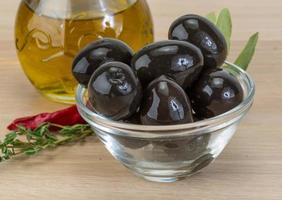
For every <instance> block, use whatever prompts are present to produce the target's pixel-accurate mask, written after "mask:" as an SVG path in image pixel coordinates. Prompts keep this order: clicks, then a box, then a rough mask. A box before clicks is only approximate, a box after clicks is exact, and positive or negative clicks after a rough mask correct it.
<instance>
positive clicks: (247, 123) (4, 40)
mask: <svg viewBox="0 0 282 200" xmlns="http://www.w3.org/2000/svg"><path fill="white" fill-rule="evenodd" d="M148 1H149V3H150V5H151V8H152V12H153V15H154V20H155V25H156V38H157V40H160V39H165V38H166V33H167V29H168V27H169V24H170V23H171V22H172V20H173V19H175V18H176V17H178V16H180V15H182V14H185V13H199V14H205V13H208V12H209V11H212V10H219V9H220V8H222V7H229V8H230V9H231V11H232V14H233V21H234V34H233V41H232V45H233V47H232V53H231V55H230V58H229V60H231V61H233V59H234V58H235V56H236V55H237V54H238V52H239V51H240V49H241V48H242V47H243V45H244V42H245V40H246V39H247V38H248V36H249V35H250V34H252V33H253V32H255V31H259V32H260V42H259V46H258V50H257V54H256V57H255V60H254V61H253V63H252V66H251V67H250V69H249V72H250V73H251V74H252V76H253V77H254V79H255V80H256V84H257V93H256V100H255V104H254V106H253V109H252V110H251V112H250V113H249V115H248V116H247V118H246V119H245V120H244V122H243V123H242V125H241V126H240V128H239V130H238V132H237V134H236V135H235V136H234V138H233V140H232V142H231V143H230V144H229V146H228V147H227V148H226V149H225V151H224V152H223V154H222V155H221V156H220V157H219V158H218V159H217V161H216V162H215V163H214V164H213V165H211V166H210V167H209V168H207V169H206V170H204V171H203V172H202V173H200V174H198V175H196V176H193V177H191V178H189V179H186V180H184V181H180V182H176V183H171V184H160V183H151V182H147V181H144V180H142V179H140V178H137V177H135V176H133V175H132V174H131V173H130V172H129V171H128V170H127V169H125V168H124V167H122V166H121V165H120V164H119V163H118V162H117V161H115V160H114V159H113V158H112V157H111V156H110V155H109V153H108V152H107V151H106V150H105V149H104V147H103V145H102V144H101V143H100V142H98V141H97V140H96V139H95V138H90V139H89V141H87V143H85V144H83V145H80V144H78V145H74V146H68V147H61V148H59V149H56V150H55V151H51V152H50V151H47V152H44V153H42V154H40V155H38V156H36V157H33V158H29V159H15V160H12V161H9V162H6V163H1V164H0V191H1V192H0V199H1V200H10V199H11V200H12V199H13V200H15V199H22V200H24V199H27V200H33V199H34V200H38V199H40V200H45V199H46V200H47V199H51V198H52V199H67V200H77V199H80V200H82V199H99V200H101V199H115V200H119V199H120V200H124V199H131V198H134V199H135V200H139V199H154V200H159V199H162V200H168V199H177V200H181V199H183V200H187V199H191V200H192V199H198V200H204V199H208V200H221V199H222V200H223V199H234V200H235V199H236V200H238V199H246V200H250V199H256V200H259V199H266V200H270V199H271V200H274V199H277V200H278V199H279V200H281V199H282V81H281V79H282V25H281V20H282V12H281V10H282V1H281V0H260V1H257V0H236V1H225V0H216V1H204V0H202V1H198V0H174V1H171V0H148ZM18 3H19V0H9V1H3V0H1V1H0V13H1V17H0V73H1V78H0V97H1V98H0V127H1V128H0V130H1V134H0V135H1V136H3V135H4V134H5V133H6V132H7V131H6V130H5V125H6V124H7V123H8V122H9V121H11V120H12V119H13V118H15V117H19V116H23V115H30V114H35V113H38V112H43V111H53V110H56V109H58V108H61V107H62V105H60V104H56V103H52V102H50V101H48V100H46V99H44V98H43V97H41V96H40V95H39V94H38V93H37V92H36V91H35V89H34V88H33V87H32V86H31V84H30V83H29V82H28V80H27V79H26V78H25V76H24V74H23V72H22V70H21V68H20V66H19V63H18V61H17V58H16V55H15V49H14V43H13V21H14V17H15V13H16V8H17V4H18Z"/></svg>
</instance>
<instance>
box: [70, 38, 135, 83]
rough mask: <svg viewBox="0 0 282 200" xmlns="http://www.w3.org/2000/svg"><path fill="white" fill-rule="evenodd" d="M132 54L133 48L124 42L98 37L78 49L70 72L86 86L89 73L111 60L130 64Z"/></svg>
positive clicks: (89, 76)
mask: <svg viewBox="0 0 282 200" xmlns="http://www.w3.org/2000/svg"><path fill="white" fill-rule="evenodd" d="M132 56H133V50H132V49H131V48H130V47H129V46H128V45H127V44H125V43H124V42H122V41H120V40H117V39H112V38H104V39H100V40H97V41H95V42H93V43H91V44H89V45H88V46H87V47H85V48H84V49H83V50H81V51H80V53H79V54H78V55H77V56H76V58H75V59H74V61H73V67H72V73H73V76H74V77H75V78H76V80H77V81H78V82H79V83H80V84H82V85H84V86H85V87H86V86H87V84H88V82H89V80H90V78H91V75H92V74H93V73H94V72H95V70H96V69H98V68H99V67H100V66H101V65H102V64H104V63H107V62H111V61H120V62H123V63H126V64H130V61H131V58H132Z"/></svg>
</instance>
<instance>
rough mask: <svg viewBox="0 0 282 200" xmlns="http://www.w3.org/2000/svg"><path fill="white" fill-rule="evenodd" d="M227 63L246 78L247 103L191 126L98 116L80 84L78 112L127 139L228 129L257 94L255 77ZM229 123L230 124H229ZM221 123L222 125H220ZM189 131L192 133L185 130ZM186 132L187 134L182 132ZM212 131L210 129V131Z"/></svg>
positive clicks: (91, 122) (90, 122)
mask: <svg viewBox="0 0 282 200" xmlns="http://www.w3.org/2000/svg"><path fill="white" fill-rule="evenodd" d="M225 64H226V65H228V66H229V67H231V68H234V69H235V70H237V71H239V73H240V77H241V78H243V80H244V81H246V82H247V84H248V85H249V89H248V90H247V94H246V96H245V98H244V100H243V101H242V102H241V103H240V104H239V105H238V106H236V107H235V108H233V109H232V110H230V111H228V112H226V113H223V114H221V115H218V116H216V117H213V118H209V119H205V120H202V121H198V122H193V123H188V124H179V125H163V126H156V125H138V124H129V123H125V122H118V121H113V120H111V119H108V118H105V117H103V116H101V115H98V114H97V113H95V112H93V111H91V110H90V109H89V108H87V106H86V105H85V104H84V94H85V92H86V89H85V88H84V87H83V86H82V85H78V87H77V91H76V104H77V107H78V111H79V112H80V114H81V116H82V117H83V118H84V119H85V120H86V121H87V122H88V123H89V124H90V125H93V123H95V126H96V127H101V128H105V127H106V128H107V130H108V131H109V132H111V134H116V135H124V136H127V137H141V138H154V137H158V138H159V137H162V136H164V137H171V136H172V137H173V136H176V135H177V136H183V135H187V134H191V135H195V134H197V133H200V132H201V131H202V130H205V129H207V128H209V129H210V128H211V127H217V128H215V129H216V130H218V129H222V128H225V127H226V126H228V125H230V124H232V123H234V122H236V121H238V120H239V119H240V116H242V114H244V113H246V112H247V111H248V110H249V108H250V107H251V105H252V103H253V100H254V95H255V83H254V81H253V79H252V77H251V76H250V75H249V74H248V73H247V72H246V71H244V70H243V69H241V68H240V67H239V66H237V65H235V64H233V63H230V62H228V61H225ZM85 114H86V115H87V116H91V118H92V119H95V122H94V121H93V120H92V119H90V118H88V117H86V116H85ZM228 122H229V123H228ZM221 124H222V126H220V125H221ZM110 129H114V130H116V131H110ZM185 130H190V131H188V132H187V131H185ZM183 131H184V132H183ZM210 131H211V130H210Z"/></svg>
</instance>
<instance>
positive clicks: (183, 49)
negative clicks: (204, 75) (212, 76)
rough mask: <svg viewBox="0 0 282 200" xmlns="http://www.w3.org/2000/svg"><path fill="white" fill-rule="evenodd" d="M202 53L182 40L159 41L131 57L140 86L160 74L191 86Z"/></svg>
mask: <svg viewBox="0 0 282 200" xmlns="http://www.w3.org/2000/svg"><path fill="white" fill-rule="evenodd" d="M203 62H204V60H203V55H202V53H201V51H200V49H199V48H197V47H196V46H194V45H193V44H189V43H187V42H182V41H172V40H169V41H161V42H156V43H153V44H150V45H148V46H146V47H144V48H143V49H141V50H140V51H139V52H138V53H137V54H135V55H134V56H133V58H132V62H131V67H133V69H134V70H135V71H136V72H137V75H138V77H139V80H140V81H141V83H142V86H143V87H144V88H146V86H147V85H148V84H149V83H150V82H151V81H153V80H154V79H155V78H158V77H159V76H161V75H167V76H170V77H171V78H173V79H174V80H175V81H176V82H177V83H178V84H179V85H180V86H182V87H183V88H186V87H189V86H191V84H192V82H193V81H195V80H196V79H197V78H198V76H199V74H200V72H201V71H202V67H203Z"/></svg>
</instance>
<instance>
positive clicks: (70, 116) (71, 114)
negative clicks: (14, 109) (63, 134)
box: [7, 105, 86, 131]
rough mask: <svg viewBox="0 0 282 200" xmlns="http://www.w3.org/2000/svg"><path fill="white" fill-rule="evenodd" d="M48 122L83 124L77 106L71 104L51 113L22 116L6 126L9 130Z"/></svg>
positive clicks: (31, 127)
mask: <svg viewBox="0 0 282 200" xmlns="http://www.w3.org/2000/svg"><path fill="white" fill-rule="evenodd" d="M46 122H50V123H53V124H58V125H62V126H72V125H75V124H85V123H86V122H85V121H84V120H83V119H82V117H81V116H80V115H79V113H78V111H77V107H76V106H75V105H74V106H71V107H69V108H66V109H63V110H59V111H56V112H52V113H41V114H38V115H35V116H30V117H23V118H19V119H16V120H14V121H13V122H12V123H11V124H10V125H9V126H8V127H7V128H8V129H9V130H11V131H12V130H16V129H17V127H18V126H19V125H21V126H24V127H26V128H29V129H32V130H33V129H36V128H37V127H38V126H40V125H41V124H42V123H46Z"/></svg>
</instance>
